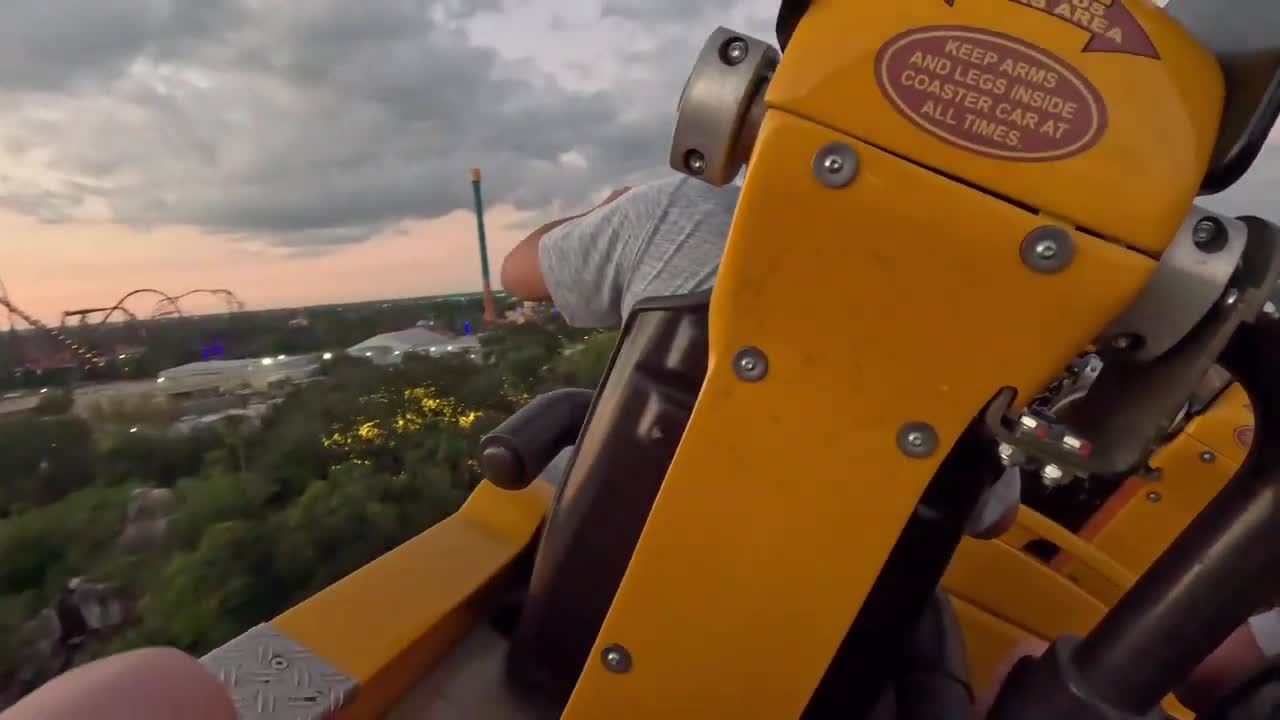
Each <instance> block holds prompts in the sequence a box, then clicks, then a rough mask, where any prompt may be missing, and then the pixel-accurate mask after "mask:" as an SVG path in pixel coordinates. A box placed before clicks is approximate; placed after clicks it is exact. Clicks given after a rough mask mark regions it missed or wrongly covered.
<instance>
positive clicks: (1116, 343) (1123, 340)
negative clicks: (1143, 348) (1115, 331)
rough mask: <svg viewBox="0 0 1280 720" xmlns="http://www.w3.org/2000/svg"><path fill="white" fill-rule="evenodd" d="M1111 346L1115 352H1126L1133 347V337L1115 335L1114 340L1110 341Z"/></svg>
mask: <svg viewBox="0 0 1280 720" xmlns="http://www.w3.org/2000/svg"><path fill="white" fill-rule="evenodd" d="M1111 346H1112V347H1114V348H1115V349H1117V350H1128V349H1129V348H1130V347H1132V346H1133V337H1132V336H1130V335H1117V336H1116V338H1115V339H1114V340H1112V341H1111Z"/></svg>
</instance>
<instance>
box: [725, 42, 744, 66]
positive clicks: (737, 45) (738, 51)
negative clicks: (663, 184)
mask: <svg viewBox="0 0 1280 720" xmlns="http://www.w3.org/2000/svg"><path fill="white" fill-rule="evenodd" d="M747 53H748V48H747V43H746V41H744V40H732V41H730V42H729V44H728V45H725V46H724V61H725V63H726V64H728V65H737V64H739V63H741V62H742V61H743V60H746V59H747Z"/></svg>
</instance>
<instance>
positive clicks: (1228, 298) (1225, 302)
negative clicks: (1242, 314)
mask: <svg viewBox="0 0 1280 720" xmlns="http://www.w3.org/2000/svg"><path fill="white" fill-rule="evenodd" d="M1239 300H1240V291H1239V290H1236V289H1235V288H1231V289H1229V290H1227V292H1226V293H1224V294H1223V296H1222V306H1223V307H1231V306H1232V305H1235V304H1236V302H1237V301H1239Z"/></svg>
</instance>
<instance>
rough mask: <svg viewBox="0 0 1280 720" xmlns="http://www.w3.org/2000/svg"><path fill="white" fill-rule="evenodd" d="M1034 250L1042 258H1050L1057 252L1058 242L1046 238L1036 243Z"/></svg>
mask: <svg viewBox="0 0 1280 720" xmlns="http://www.w3.org/2000/svg"><path fill="white" fill-rule="evenodd" d="M1035 252H1036V255H1037V256H1038V257H1040V259H1042V260H1052V259H1053V257H1054V256H1055V255H1057V254H1058V243H1056V242H1054V241H1053V240H1049V239H1047V238H1046V239H1044V240H1041V241H1040V242H1038V243H1036V247H1035Z"/></svg>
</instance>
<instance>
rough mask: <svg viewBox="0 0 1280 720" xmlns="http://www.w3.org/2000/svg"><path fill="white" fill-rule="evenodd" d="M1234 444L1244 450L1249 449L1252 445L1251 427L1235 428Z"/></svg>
mask: <svg viewBox="0 0 1280 720" xmlns="http://www.w3.org/2000/svg"><path fill="white" fill-rule="evenodd" d="M1236 443H1237V444H1239V445H1240V447H1242V448H1244V449H1245V450H1248V449H1249V446H1250V445H1252V444H1253V426H1252V425H1243V426H1241V427H1238V428H1236Z"/></svg>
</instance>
